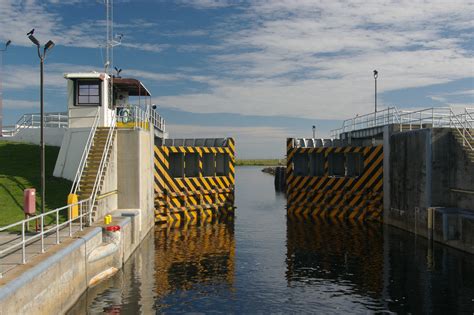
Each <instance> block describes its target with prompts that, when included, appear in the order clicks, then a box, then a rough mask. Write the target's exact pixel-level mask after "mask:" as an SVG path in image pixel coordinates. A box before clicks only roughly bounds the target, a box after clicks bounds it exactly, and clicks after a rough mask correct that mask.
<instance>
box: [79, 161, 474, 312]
mask: <svg viewBox="0 0 474 315" xmlns="http://www.w3.org/2000/svg"><path fill="white" fill-rule="evenodd" d="M285 203H286V200H285V196H284V195H281V194H278V193H275V191H274V188H273V177H272V176H270V175H267V174H264V173H261V172H260V168H259V167H238V168H237V175H236V206H237V210H236V216H235V218H234V220H230V219H225V218H221V219H214V220H212V221H209V222H201V223H200V224H198V225H195V226H183V227H181V228H176V229H167V228H156V229H155V231H154V232H153V233H150V235H149V236H148V237H147V238H146V240H145V241H144V242H143V243H142V245H141V246H140V248H139V249H138V250H137V251H136V252H135V253H134V255H133V257H132V258H131V259H130V260H129V261H128V262H127V263H126V265H125V267H124V268H123V270H121V271H119V272H118V273H117V274H116V275H115V276H114V277H112V278H111V279H109V280H107V281H105V282H103V283H101V284H99V285H98V286H96V287H94V288H92V289H89V290H88V291H87V292H86V293H84V295H83V296H82V297H81V299H80V300H79V301H78V302H77V303H76V305H75V306H74V307H73V308H72V309H71V310H70V314H83V313H90V314H96V313H111V314H115V313H117V314H118V313H120V314H136V313H144V314H149V313H161V312H166V313H182V312H202V313H209V312H224V313H290V312H291V313H343V312H344V313H368V312H381V311H388V312H396V313H440V314H441V313H443V314H446V313H450V314H456V313H469V314H472V313H473V311H474V259H473V258H474V257H473V256H472V255H468V254H464V253H462V252H459V251H456V250H453V249H451V248H447V247H444V246H441V245H438V244H434V245H433V246H429V244H428V242H427V240H426V239H424V238H421V237H416V236H415V235H413V234H410V233H406V232H403V231H400V230H398V229H395V228H390V227H387V226H382V225H379V224H368V223H365V224H359V223H351V222H328V221H324V220H323V221H321V220H318V221H311V222H302V221H298V220H290V219H288V220H287V218H286V211H285Z"/></svg>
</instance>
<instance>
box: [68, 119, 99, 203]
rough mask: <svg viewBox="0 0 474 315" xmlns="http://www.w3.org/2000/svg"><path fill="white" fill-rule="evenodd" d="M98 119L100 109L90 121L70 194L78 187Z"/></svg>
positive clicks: (92, 142)
mask: <svg viewBox="0 0 474 315" xmlns="http://www.w3.org/2000/svg"><path fill="white" fill-rule="evenodd" d="M99 119H100V111H97V114H96V115H95V118H94V122H93V123H92V127H91V131H90V132H89V136H88V137H87V141H86V145H85V147H84V150H83V151H82V157H81V160H80V162H79V166H78V168H77V171H76V175H75V176H74V181H73V182H72V187H71V194H75V193H76V192H77V190H78V189H79V185H80V182H81V178H82V173H83V171H84V168H85V166H86V163H87V159H88V157H89V152H90V150H91V147H92V146H93V145H94V136H95V132H96V131H97V125H98V124H99Z"/></svg>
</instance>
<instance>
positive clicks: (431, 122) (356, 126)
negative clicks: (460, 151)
mask: <svg viewBox="0 0 474 315" xmlns="http://www.w3.org/2000/svg"><path fill="white" fill-rule="evenodd" d="M473 117H474V109H472V108H466V109H465V111H464V113H461V114H455V113H454V112H453V111H452V109H451V108H450V107H433V108H427V109H421V110H416V111H407V110H398V109H397V108H396V107H389V108H387V109H384V110H381V111H378V112H376V113H375V112H374V113H369V114H366V115H362V116H356V117H354V118H351V119H346V120H344V121H343V123H342V127H341V128H338V129H334V130H331V137H332V138H333V139H336V138H338V137H339V135H340V134H341V133H345V132H352V131H356V130H361V129H366V128H374V127H381V126H385V125H391V124H399V125H400V130H401V129H402V128H405V127H407V128H408V129H409V130H412V129H413V128H423V127H426V126H429V127H432V128H454V129H457V130H458V131H459V133H460V134H461V135H462V136H463V137H464V138H466V140H467V139H468V138H469V137H471V138H472V135H471V133H470V132H469V130H468V129H469V128H472V127H473V124H474V120H473V119H472V118H473ZM467 142H468V141H467ZM468 145H469V146H470V144H468ZM470 147H471V146H470ZM471 149H472V147H471Z"/></svg>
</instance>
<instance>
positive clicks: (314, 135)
mask: <svg viewBox="0 0 474 315" xmlns="http://www.w3.org/2000/svg"><path fill="white" fill-rule="evenodd" d="M315 138H316V125H313V139H315Z"/></svg>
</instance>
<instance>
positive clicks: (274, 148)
mask: <svg viewBox="0 0 474 315" xmlns="http://www.w3.org/2000/svg"><path fill="white" fill-rule="evenodd" d="M32 28H35V36H36V38H38V39H39V40H40V41H41V42H42V43H46V42H47V41H48V40H50V39H52V40H53V41H54V42H55V43H56V46H55V47H54V49H53V50H52V51H51V52H50V53H49V54H48V56H47V59H46V66H45V68H46V72H45V84H46V89H45V106H46V111H47V112H56V111H65V110H66V108H67V106H66V80H65V79H64V78H63V75H64V73H67V72H76V71H92V70H96V71H101V69H103V64H104V52H103V46H104V43H105V36H106V35H105V34H106V29H105V5H104V1H103V0H42V1H39V0H0V46H2V45H3V43H4V42H6V41H7V40H12V45H10V47H9V48H8V50H7V51H6V52H5V53H4V54H3V70H2V72H1V73H0V76H1V81H2V84H3V100H4V124H13V123H15V122H16V121H17V120H18V119H19V118H20V116H21V115H22V114H23V113H32V112H38V111H39V60H38V56H37V54H36V49H35V47H33V45H32V43H31V42H30V41H29V40H28V38H27V36H26V33H27V32H28V31H30V30H31V29H32ZM114 32H115V34H123V38H122V44H121V45H119V46H117V47H115V48H114V60H113V64H114V65H115V66H117V67H119V68H122V69H123V71H122V73H121V75H122V77H134V78H137V79H140V80H141V81H142V82H143V83H144V84H145V85H146V86H147V88H148V89H149V90H150V91H151V93H152V94H153V103H155V104H157V105H158V111H159V113H160V114H161V115H163V116H164V118H165V119H166V121H167V127H168V132H169V135H170V137H173V138H182V137H223V136H232V137H235V138H236V143H237V155H238V157H239V158H281V157H283V156H284V154H285V152H284V151H285V139H286V138H287V137H311V135H312V126H313V125H316V133H317V136H318V137H328V136H329V134H330V130H331V129H336V128H338V127H340V125H341V123H342V120H344V119H347V118H351V117H353V116H355V115H358V114H359V115H362V114H365V113H369V112H371V111H373V108H374V77H373V73H372V71H373V70H374V69H377V70H378V72H379V77H378V81H377V85H378V86H377V89H378V106H379V109H380V108H386V107H392V106H396V107H398V108H401V109H417V108H420V109H421V108H427V107H443V106H453V107H456V108H461V107H466V106H467V107H469V106H470V107H474V59H473V54H474V39H473V37H474V1H456V0H450V1H447V0H444V1H417V0H410V1H403V0H401V1H383V0H380V1H342V0H327V1H324V0H321V1H317V0H312V1H310V0H262V1H259V0H252V1H246V0H234V1H231V0H174V1H171V0H168V1H167V0H161V1H160V0H133V1H132V0H115V1H114Z"/></svg>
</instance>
